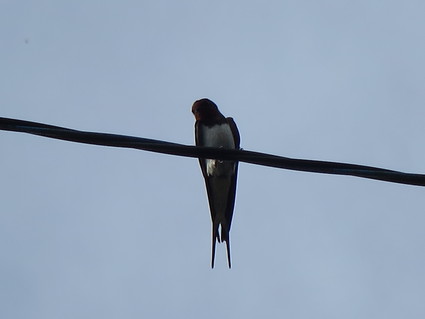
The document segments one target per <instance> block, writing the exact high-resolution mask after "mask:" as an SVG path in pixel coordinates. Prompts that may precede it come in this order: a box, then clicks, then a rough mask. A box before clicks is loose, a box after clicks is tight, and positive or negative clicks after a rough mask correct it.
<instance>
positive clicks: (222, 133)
mask: <svg viewBox="0 0 425 319" xmlns="http://www.w3.org/2000/svg"><path fill="white" fill-rule="evenodd" d="M203 130H204V131H203V134H202V135H203V139H204V140H203V141H202V142H203V143H202V144H203V145H204V146H209V147H223V148H235V141H234V139H233V134H232V130H231V129H230V126H229V124H227V123H224V124H221V125H214V126H212V127H204V128H203Z"/></svg>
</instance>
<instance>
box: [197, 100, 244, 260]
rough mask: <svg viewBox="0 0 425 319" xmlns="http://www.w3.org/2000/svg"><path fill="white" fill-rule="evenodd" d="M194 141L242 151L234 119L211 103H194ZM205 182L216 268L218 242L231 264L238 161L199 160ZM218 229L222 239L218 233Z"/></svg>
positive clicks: (208, 101)
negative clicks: (231, 232) (231, 234)
mask: <svg viewBox="0 0 425 319" xmlns="http://www.w3.org/2000/svg"><path fill="white" fill-rule="evenodd" d="M192 113H193V115H194V116H195V119H196V122H195V141H196V145H197V146H207V147H222V148H230V149H239V144H240V136H239V131H238V128H237V127H236V124H235V122H234V121H233V119H232V118H231V117H227V118H226V117H224V116H223V114H221V113H220V111H219V110H218V107H217V105H216V104H215V103H214V102H213V101H211V100H209V99H200V100H198V101H195V103H193V106H192ZM199 164H200V166H201V170H202V175H203V176H204V179H205V185H206V188H207V194H208V201H209V204H210V211H211V220H212V256H211V268H214V259H215V246H216V242H217V241H218V242H226V249H227V262H228V265H229V268H231V261H230V237H229V232H230V226H231V224H232V216H233V209H234V206H235V196H236V179H237V175H238V162H237V161H222V160H216V159H204V158H200V159H199ZM219 227H220V230H221V235H220V233H219Z"/></svg>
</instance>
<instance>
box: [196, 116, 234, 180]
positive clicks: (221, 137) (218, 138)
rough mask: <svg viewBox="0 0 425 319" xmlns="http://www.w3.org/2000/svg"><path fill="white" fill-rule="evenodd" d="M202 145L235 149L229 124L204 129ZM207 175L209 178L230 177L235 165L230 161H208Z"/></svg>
mask: <svg viewBox="0 0 425 319" xmlns="http://www.w3.org/2000/svg"><path fill="white" fill-rule="evenodd" d="M203 130H204V131H203V134H202V136H203V141H202V144H203V145H204V146H208V147H223V148H235V141H234V138H233V133H232V130H231V129H230V126H229V124H227V123H224V124H221V125H214V126H213V127H204V128H203ZM206 166H207V174H208V175H209V176H229V175H232V174H233V173H234V167H235V165H234V163H233V162H229V161H220V160H215V159H207V160H206Z"/></svg>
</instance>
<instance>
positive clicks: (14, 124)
mask: <svg viewBox="0 0 425 319" xmlns="http://www.w3.org/2000/svg"><path fill="white" fill-rule="evenodd" d="M0 130H4V131H14V132H22V133H28V134H34V135H39V136H44V137H49V138H54V139H59V140H65V141H71V142H77V143H85V144H93V145H103V146H112V147H123V148H134V149H138V150H144V151H150V152H156V153H163V154H170V155H178V156H185V157H194V158H213V159H219V160H234V161H240V162H245V163H250V164H256V165H262V166H270V167H275V168H283V169H289V170H296V171H304V172H313V173H323V174H335V175H350V176H357V177H362V178H369V179H375V180H381V181H386V182H392V183H400V184H407V185H416V186H425V175H423V174H410V173H403V172H398V171H393V170H387V169H383V168H377V167H371V166H363V165H356V164H347V163H337V162H326V161H316V160H305V159H294V158H288V157H282V156H277V155H271V154H265V153H260V152H252V151H246V150H231V149H223V148H214V147H197V146H191V145H183V144H177V143H170V142H165V141H159V140H154V139H147V138H141V137H134V136H126V135H117V134H108V133H96V132H86V131H78V130H73V129H68V128H64V127H59V126H53V125H48V124H43V123H36V122H29V121H23V120H16V119H10V118H4V117H0Z"/></svg>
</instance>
